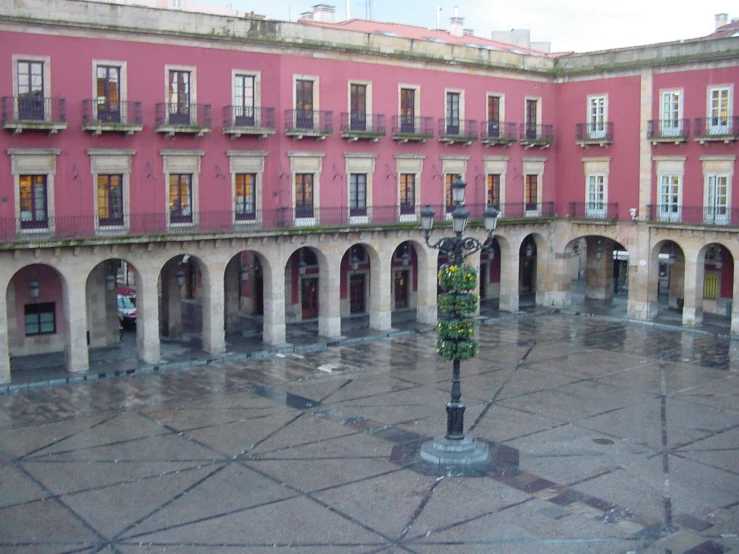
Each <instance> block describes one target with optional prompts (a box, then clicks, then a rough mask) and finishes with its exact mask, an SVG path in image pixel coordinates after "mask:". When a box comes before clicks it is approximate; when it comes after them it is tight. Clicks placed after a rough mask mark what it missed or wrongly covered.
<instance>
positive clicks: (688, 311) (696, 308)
mask: <svg viewBox="0 0 739 554" xmlns="http://www.w3.org/2000/svg"><path fill="white" fill-rule="evenodd" d="M683 275H684V280H683V298H684V305H683V325H700V324H701V323H703V275H704V264H703V260H700V261H699V262H697V263H696V262H693V261H690V262H688V261H687V260H686V262H685V269H684V273H683Z"/></svg>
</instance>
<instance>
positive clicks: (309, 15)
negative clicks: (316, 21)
mask: <svg viewBox="0 0 739 554" xmlns="http://www.w3.org/2000/svg"><path fill="white" fill-rule="evenodd" d="M298 21H313V12H303V13H301V14H300V15H299V16H298Z"/></svg>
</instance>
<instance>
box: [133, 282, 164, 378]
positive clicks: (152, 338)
mask: <svg viewBox="0 0 739 554" xmlns="http://www.w3.org/2000/svg"><path fill="white" fill-rule="evenodd" d="M158 279H159V275H158V274H157V273H156V271H152V272H151V273H142V272H139V271H137V272H136V354H137V356H138V358H139V360H142V361H143V362H146V363H147V364H156V363H158V362H159V358H160V344H159V294H158V291H157V281H158ZM162 280H164V272H163V274H162ZM162 289H164V287H162ZM162 302H164V295H163V294H162Z"/></svg>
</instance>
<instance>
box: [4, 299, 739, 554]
mask: <svg viewBox="0 0 739 554" xmlns="http://www.w3.org/2000/svg"><path fill="white" fill-rule="evenodd" d="M480 340H481V345H482V349H483V352H482V355H481V356H480V357H479V358H478V359H476V360H473V361H471V362H467V363H464V364H463V367H462V372H463V381H462V391H463V395H464V396H463V399H464V400H466V401H467V402H468V408H467V411H466V413H465V416H466V420H465V421H466V429H467V432H468V434H471V435H473V436H476V437H478V438H479V440H483V441H485V442H487V443H488V445H489V447H490V449H491V452H492V458H491V461H490V462H488V463H487V464H483V465H481V466H477V467H474V468H469V469H466V470H460V469H450V468H438V467H431V466H428V465H426V463H424V462H422V461H421V459H420V456H419V453H418V452H419V449H420V445H421V444H422V443H423V442H424V441H426V440H429V439H430V438H432V437H433V436H435V435H438V434H443V432H444V428H445V409H444V405H445V404H446V402H447V401H448V398H449V392H448V390H449V386H450V377H451V368H450V364H449V363H447V362H444V361H443V360H440V359H439V358H438V356H436V354H435V352H434V349H435V345H434V342H435V341H434V336H433V335H432V334H416V335H408V336H403V337H399V338H395V339H387V340H383V341H378V342H357V343H353V344H350V345H344V346H340V347H327V348H325V349H324V350H322V351H314V352H301V353H295V352H293V353H286V354H283V355H281V356H279V357H273V358H259V359H248V360H243V361H238V360H234V359H224V360H221V361H211V363H209V364H207V365H203V366H200V367H193V368H190V369H188V370H181V371H177V372H163V373H155V372H152V373H148V374H136V375H133V376H130V377H126V378H120V379H107V380H102V381H101V380H98V381H95V382H90V381H88V382H83V383H77V384H70V385H67V386H60V387H56V388H48V389H33V390H25V391H18V392H15V393H12V394H6V395H2V396H0V551H1V552H3V553H4V552H10V553H21V552H22V553H24V554H26V553H35V552H44V553H47V552H52V553H57V552H58V553H62V552H67V553H71V552H86V553H87V552H89V553H93V552H101V551H106V552H109V551H112V552H118V553H153V552H165V551H166V552H177V553H185V554H201V553H205V552H208V553H213V552H225V553H237V552H249V553H259V552H268V551H269V552H282V551H284V552H288V551H289V552H301V553H314V552H315V553H318V552H321V553H332V552H337V553H338V552H342V553H344V552H348V553H355V552H356V553H378V552H393V553H396V552H410V553H414V552H415V553H436V552H444V553H447V552H449V553H456V552H459V553H465V554H467V553H474V552H485V553H491V552H492V553H496V552H500V553H506V554H511V553H519V552H520V553H540V552H546V553H560V552H561V553H567V554H572V553H579V552H583V553H585V552H588V553H591V552H598V553H614V554H615V553H620V554H625V553H628V552H633V553H637V552H638V553H641V552H654V553H660V554H665V553H667V552H670V553H672V554H707V553H714V552H721V553H726V552H739V539H738V538H737V533H738V532H739V466H737V463H739V462H737V460H739V435H737V433H738V432H739V380H738V379H737V375H739V342H737V341H730V340H728V339H725V338H721V337H713V338H711V337H707V336H698V337H696V335H695V334H691V333H686V332H680V331H666V330H664V329H661V328H652V327H645V326H639V325H634V324H629V323H625V322H620V323H619V322H614V321H602V320H597V319H592V318H582V317H576V316H570V315H563V314H551V315H542V314H539V315H536V316H532V317H526V318H521V319H512V320H508V321H498V322H491V323H489V324H486V325H482V326H481V327H480ZM111 369H112V370H114V368H111Z"/></svg>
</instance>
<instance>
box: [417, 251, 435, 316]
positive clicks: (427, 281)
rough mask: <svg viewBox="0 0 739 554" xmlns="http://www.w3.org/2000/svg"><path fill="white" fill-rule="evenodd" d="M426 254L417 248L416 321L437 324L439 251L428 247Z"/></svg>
mask: <svg viewBox="0 0 739 554" xmlns="http://www.w3.org/2000/svg"><path fill="white" fill-rule="evenodd" d="M424 254H425V255H419V252H418V248H416V260H417V264H418V266H417V268H416V271H418V303H417V306H416V321H418V322H419V323H423V324H424V325H436V323H437V322H438V314H439V308H438V296H437V286H438V277H437V273H438V272H437V266H438V251H437V250H431V249H428V248H427V249H426V250H425V252H424Z"/></svg>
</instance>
